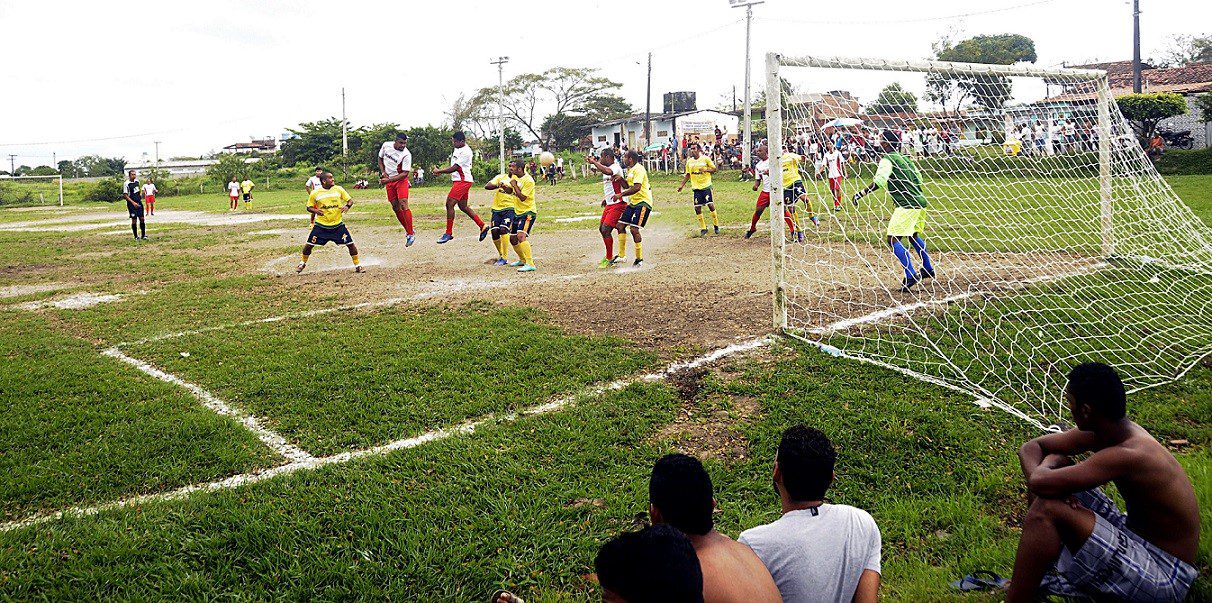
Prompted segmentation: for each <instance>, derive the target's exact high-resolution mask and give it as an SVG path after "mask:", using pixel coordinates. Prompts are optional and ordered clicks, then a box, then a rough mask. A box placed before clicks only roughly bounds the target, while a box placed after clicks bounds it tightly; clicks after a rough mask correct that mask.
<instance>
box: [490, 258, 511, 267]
mask: <svg viewBox="0 0 1212 603" xmlns="http://www.w3.org/2000/svg"><path fill="white" fill-rule="evenodd" d="M492 265H493V266H508V265H509V262H508V261H507V260H506V259H505V258H498V259H497V261H495V262H493V263H492Z"/></svg>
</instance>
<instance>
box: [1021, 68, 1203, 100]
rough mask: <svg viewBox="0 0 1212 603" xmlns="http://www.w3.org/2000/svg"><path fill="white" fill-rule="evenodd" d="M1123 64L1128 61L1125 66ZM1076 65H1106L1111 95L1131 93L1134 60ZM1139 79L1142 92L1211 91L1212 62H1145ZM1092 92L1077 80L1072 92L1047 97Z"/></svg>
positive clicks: (1069, 97)
mask: <svg viewBox="0 0 1212 603" xmlns="http://www.w3.org/2000/svg"><path fill="white" fill-rule="evenodd" d="M1124 65H1127V69H1126V70H1124V69H1123V66H1124ZM1075 67H1080V68H1083V69H1084V68H1089V69H1104V70H1105V71H1106V72H1107V82H1108V84H1110V86H1111V95H1112V96H1123V95H1125V94H1131V93H1132V61H1117V62H1115V63H1096V64H1093V65H1075ZM1140 79H1141V92H1175V93H1178V94H1196V93H1200V92H1209V91H1212V62H1206V63H1189V64H1187V65H1183V66H1182V67H1166V68H1153V67H1148V68H1146V65H1145V64H1142V65H1141V73H1140ZM1087 90H1089V91H1087ZM1093 96H1094V92H1093V90H1090V89H1089V87H1083V86H1082V85H1080V84H1078V85H1075V86H1071V87H1070V89H1069V92H1067V93H1065V94H1061V95H1059V96H1053V97H1049V98H1047V99H1045V100H1048V101H1066V100H1088V99H1090V98H1093Z"/></svg>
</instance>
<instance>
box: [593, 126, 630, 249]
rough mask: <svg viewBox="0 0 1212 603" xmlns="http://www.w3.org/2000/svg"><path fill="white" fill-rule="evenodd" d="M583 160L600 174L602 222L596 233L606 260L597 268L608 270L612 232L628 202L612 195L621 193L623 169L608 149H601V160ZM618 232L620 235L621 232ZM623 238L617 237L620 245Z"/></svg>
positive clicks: (625, 182) (612, 246)
mask: <svg viewBox="0 0 1212 603" xmlns="http://www.w3.org/2000/svg"><path fill="white" fill-rule="evenodd" d="M585 160H586V161H588V162H589V163H590V164H591V165H593V167H595V168H597V170H598V172H601V174H602V195H603V197H602V220H601V222H599V223H598V232H599V233H601V235H602V243H603V244H605V245H606V258H605V259H603V260H602V261H601V262H598V268H609V267H611V266H613V265H614V231H615V230H616V229H618V228H619V218H620V217H622V215H623V210H625V209H627V203H628V202H629V201H630V199H628V198H627V197H622V198H618V199H616V198H615V196H614V195H615V194H616V193H619V192H622V190H623V188H624V187H625V186H626V184H627V179H626V178H624V177H623V168H622V167H619V166H620V163H621V162H620V161H619V160H618V159H616V158H615V156H614V150H613V149H611V148H610V147H606V148H605V149H602V159H601V160H598V159H596V158H595V157H594V156H593V155H586V156H585ZM619 232H620V233H622V230H621V229H620V230H619ZM624 237H626V235H625V234H620V235H619V238H620V245H622V244H623V243H622V239H623V238H624ZM621 248H622V247H620V249H621Z"/></svg>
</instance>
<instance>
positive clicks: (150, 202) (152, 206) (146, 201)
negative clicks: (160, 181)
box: [143, 176, 156, 216]
mask: <svg viewBox="0 0 1212 603" xmlns="http://www.w3.org/2000/svg"><path fill="white" fill-rule="evenodd" d="M143 206H144V207H146V208H147V215H149V216H154V215H156V183H154V182H152V179H151V177H150V176H149V177H148V178H147V184H144V185H143Z"/></svg>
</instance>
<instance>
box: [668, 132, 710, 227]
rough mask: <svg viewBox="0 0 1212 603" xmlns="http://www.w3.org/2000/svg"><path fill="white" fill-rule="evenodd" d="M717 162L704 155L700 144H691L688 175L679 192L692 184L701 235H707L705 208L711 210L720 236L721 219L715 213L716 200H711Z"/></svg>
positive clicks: (687, 166)
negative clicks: (712, 182)
mask: <svg viewBox="0 0 1212 603" xmlns="http://www.w3.org/2000/svg"><path fill="white" fill-rule="evenodd" d="M716 171H717V170H716V167H715V162H714V161H712V160H711V158H710V157H708V156H706V155H704V154H703V149H702V148H701V147H700V146H699V143H697V142H692V143H690V157H688V158H687V159H686V174H685V175H684V176H682V184H681V185H680V186H678V192H679V193H680V192H682V189H683V188H686V182H687V181H689V182H690V190H692V191H694V213H695V215H697V216H698V218H699V234H700V235H706V234H707V222H706V221H705V220H703V206H704V205H706V206H707V209H710V210H711V223H712V224H713V225H714V226H715V234H720V217H719V215H718V214H716V213H715V200H714V199H712V198H711V175H712V174H714V173H715V172H716Z"/></svg>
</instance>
